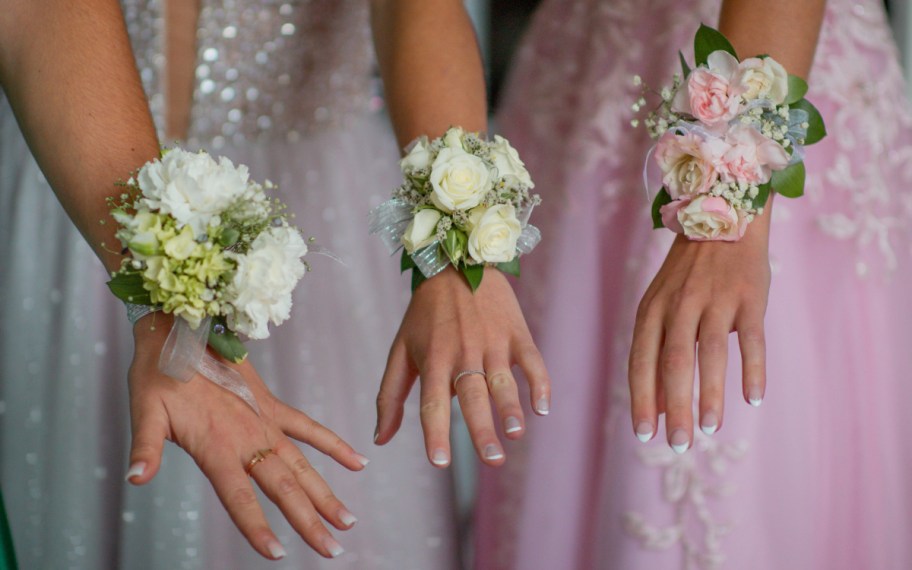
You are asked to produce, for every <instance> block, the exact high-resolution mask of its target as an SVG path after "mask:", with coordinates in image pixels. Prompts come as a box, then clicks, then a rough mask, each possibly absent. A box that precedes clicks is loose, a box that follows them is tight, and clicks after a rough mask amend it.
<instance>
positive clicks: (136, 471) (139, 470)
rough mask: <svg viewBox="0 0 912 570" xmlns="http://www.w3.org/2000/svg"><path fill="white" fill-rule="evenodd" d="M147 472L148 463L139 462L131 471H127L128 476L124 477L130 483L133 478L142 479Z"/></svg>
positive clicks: (131, 467) (132, 466)
mask: <svg viewBox="0 0 912 570" xmlns="http://www.w3.org/2000/svg"><path fill="white" fill-rule="evenodd" d="M145 472H146V462H145V461H139V462H137V463H134V464H133V465H131V466H130V469H129V470H128V471H127V476H126V477H124V481H129V480H130V479H131V478H133V477H142V474H143V473H145Z"/></svg>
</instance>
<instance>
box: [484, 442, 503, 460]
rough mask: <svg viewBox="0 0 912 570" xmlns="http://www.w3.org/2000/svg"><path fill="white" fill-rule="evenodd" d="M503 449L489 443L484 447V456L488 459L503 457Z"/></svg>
mask: <svg viewBox="0 0 912 570" xmlns="http://www.w3.org/2000/svg"><path fill="white" fill-rule="evenodd" d="M503 456H504V454H503V451H501V450H500V448H499V447H497V446H496V445H494V444H493V443H489V444H488V445H486V446H485V448H484V458H485V459H487V460H488V461H496V460H498V459H503Z"/></svg>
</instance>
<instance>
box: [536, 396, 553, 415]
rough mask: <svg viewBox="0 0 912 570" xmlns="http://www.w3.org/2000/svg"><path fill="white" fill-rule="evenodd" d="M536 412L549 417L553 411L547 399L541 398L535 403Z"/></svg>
mask: <svg viewBox="0 0 912 570" xmlns="http://www.w3.org/2000/svg"><path fill="white" fill-rule="evenodd" d="M535 411H536V412H537V413H538V414H539V415H542V416H547V415H548V412H550V411H551V408H550V405H549V403H548V399H547V398H540V399H539V400H538V402H536V403H535Z"/></svg>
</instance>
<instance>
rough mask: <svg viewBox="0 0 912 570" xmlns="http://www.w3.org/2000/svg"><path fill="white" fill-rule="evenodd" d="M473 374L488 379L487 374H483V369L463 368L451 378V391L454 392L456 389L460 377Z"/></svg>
mask: <svg viewBox="0 0 912 570" xmlns="http://www.w3.org/2000/svg"><path fill="white" fill-rule="evenodd" d="M475 375H478V376H481V377H482V378H484V379H485V380H487V379H488V375H487V374H485V371H484V370H463V371H462V372H460V373H459V374H457V375H456V377H455V378H453V391H454V392H455V391H456V383H457V382H459V381H460V380H461V379H462V378H464V377H466V376H475Z"/></svg>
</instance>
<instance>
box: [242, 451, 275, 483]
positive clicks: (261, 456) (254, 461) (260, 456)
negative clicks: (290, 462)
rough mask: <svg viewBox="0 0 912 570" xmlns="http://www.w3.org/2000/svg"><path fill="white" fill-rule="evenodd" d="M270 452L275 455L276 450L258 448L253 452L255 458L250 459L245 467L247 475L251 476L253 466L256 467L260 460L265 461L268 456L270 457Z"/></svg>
mask: <svg viewBox="0 0 912 570" xmlns="http://www.w3.org/2000/svg"><path fill="white" fill-rule="evenodd" d="M270 454H272V455H275V450H273V449H272V448H270V449H260V450H258V451H257V452H256V453H254V454H253V459H251V460H250V461H248V462H247V466H246V467H244V473H246V474H247V476H248V477H250V473H251V471H253V468H254V467H256V465H257V463H259V462H260V461H265V460H266V458H267V457H269V455H270Z"/></svg>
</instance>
